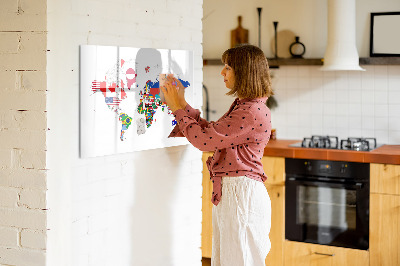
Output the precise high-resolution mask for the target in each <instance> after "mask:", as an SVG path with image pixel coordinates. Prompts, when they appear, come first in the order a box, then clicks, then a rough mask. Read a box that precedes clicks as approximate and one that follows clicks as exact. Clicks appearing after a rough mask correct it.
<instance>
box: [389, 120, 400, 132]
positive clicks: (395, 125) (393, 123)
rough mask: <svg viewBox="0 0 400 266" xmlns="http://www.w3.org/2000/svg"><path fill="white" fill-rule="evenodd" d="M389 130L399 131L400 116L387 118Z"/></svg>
mask: <svg viewBox="0 0 400 266" xmlns="http://www.w3.org/2000/svg"><path fill="white" fill-rule="evenodd" d="M389 130H390V131H400V117H390V118H389Z"/></svg>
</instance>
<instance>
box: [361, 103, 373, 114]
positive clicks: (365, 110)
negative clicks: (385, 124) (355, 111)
mask: <svg viewBox="0 0 400 266" xmlns="http://www.w3.org/2000/svg"><path fill="white" fill-rule="evenodd" d="M374 114H375V106H374V105H373V104H363V105H361V116H374Z"/></svg>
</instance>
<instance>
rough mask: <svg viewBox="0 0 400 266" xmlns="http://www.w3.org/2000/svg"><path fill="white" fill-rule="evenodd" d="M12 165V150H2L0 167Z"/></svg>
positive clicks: (0, 152)
mask: <svg viewBox="0 0 400 266" xmlns="http://www.w3.org/2000/svg"><path fill="white" fill-rule="evenodd" d="M10 167H11V152H10V150H9V149H2V150H0V169H4V168H10Z"/></svg>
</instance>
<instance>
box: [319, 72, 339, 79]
mask: <svg viewBox="0 0 400 266" xmlns="http://www.w3.org/2000/svg"><path fill="white" fill-rule="evenodd" d="M321 72H322V75H323V77H324V78H335V75H336V74H335V71H321Z"/></svg>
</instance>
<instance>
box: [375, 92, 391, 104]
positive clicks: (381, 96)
mask: <svg viewBox="0 0 400 266" xmlns="http://www.w3.org/2000/svg"><path fill="white" fill-rule="evenodd" d="M374 101H375V104H385V103H387V102H388V92H387V90H386V91H375V94H374Z"/></svg>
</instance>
